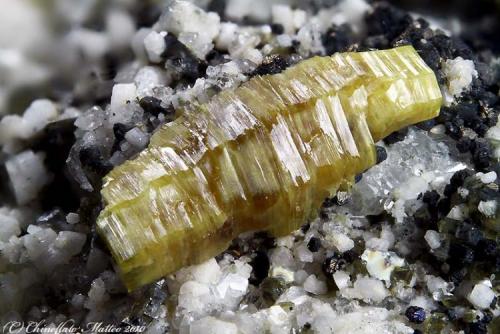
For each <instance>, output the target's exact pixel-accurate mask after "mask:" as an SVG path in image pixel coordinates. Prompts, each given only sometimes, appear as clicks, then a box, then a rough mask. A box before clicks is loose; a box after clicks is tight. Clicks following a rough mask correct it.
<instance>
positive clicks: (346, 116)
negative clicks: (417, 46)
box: [97, 46, 442, 290]
mask: <svg viewBox="0 0 500 334" xmlns="http://www.w3.org/2000/svg"><path fill="white" fill-rule="evenodd" d="M441 103H442V96H441V92H440V88H439V85H438V83H437V80H436V77H435V74H434V72H433V71H432V70H431V69H430V68H429V67H428V66H427V65H426V64H425V62H424V61H423V60H422V59H421V58H420V56H419V55H418V53H417V52H416V51H415V50H414V49H413V47H411V46H404V47H399V48H395V49H390V50H381V51H369V52H348V53H338V54H335V55H333V56H331V57H314V58H311V59H308V60H305V61H302V62H300V63H298V64H297V65H295V66H293V67H290V68H288V69H287V70H285V71H284V72H282V73H279V74H274V75H266V76H256V77H254V78H252V79H251V80H249V81H247V82H246V83H244V84H242V85H241V86H240V87H238V88H236V89H232V90H226V91H223V92H221V93H219V94H218V95H216V96H214V97H213V98H212V99H211V100H210V102H208V103H206V104H202V105H193V106H191V107H190V108H189V109H188V110H185V111H184V112H183V114H182V115H181V116H180V117H179V118H177V119H176V120H175V121H174V122H172V123H169V124H165V125H164V126H162V128H161V129H159V130H158V131H157V132H156V133H155V134H154V135H153V137H152V138H151V141H150V144H149V146H148V147H147V148H146V149H145V150H144V151H142V152H141V153H140V154H139V155H138V156H137V157H136V158H135V159H133V160H130V161H127V162H126V163H124V164H123V165H120V166H118V167H116V168H114V169H113V170H112V171H111V172H110V173H109V174H108V175H107V176H106V177H105V180H104V186H103V188H102V191H101V193H102V196H103V199H104V202H105V204H106V207H105V208H104V210H103V211H102V212H101V214H100V216H99V218H98V221H97V227H98V231H99V233H100V235H101V236H102V237H103V239H104V240H105V241H106V243H107V244H108V246H109V248H110V250H111V252H112V254H113V257H114V259H115V261H116V263H117V264H118V266H119V269H120V273H121V276H122V278H123V280H124V282H125V285H126V286H127V288H128V289H129V290H133V289H135V288H137V287H140V286H142V285H144V284H147V283H149V282H152V281H154V280H156V279H158V278H160V277H162V276H164V275H167V274H169V273H172V272H174V271H176V270H178V269H180V268H182V267H184V266H187V265H192V264H196V263H200V262H202V261H204V260H206V259H208V258H210V257H213V256H215V255H217V254H218V253H220V252H222V251H224V250H225V249H226V248H227V246H228V244H229V243H230V242H231V240H232V239H234V238H235V237H237V236H238V235H239V234H240V233H242V232H246V231H258V230H265V231H268V232H270V233H271V234H273V235H275V236H282V235H286V234H288V233H290V232H291V231H293V230H295V229H297V228H299V227H300V226H301V225H302V224H304V223H305V222H306V221H307V220H308V219H311V218H314V217H315V216H316V214H317V212H318V209H319V208H320V206H321V203H322V202H323V200H324V199H325V198H326V197H327V196H330V195H332V194H334V193H335V192H336V190H337V189H338V188H339V187H340V186H342V185H343V184H348V183H350V182H352V179H353V177H354V176H355V175H357V174H359V173H361V172H363V171H365V170H366V169H368V168H370V167H371V166H373V165H374V164H375V163H376V150H375V145H374V142H377V141H378V140H381V139H383V138H384V137H386V136H387V135H389V134H390V133H392V132H394V131H396V130H399V129H401V128H403V127H406V126H408V125H411V124H414V123H417V122H421V121H424V120H427V119H430V118H433V117H435V116H437V115H438V113H439V110H440V107H441Z"/></svg>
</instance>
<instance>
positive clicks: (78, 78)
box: [0, 0, 500, 117]
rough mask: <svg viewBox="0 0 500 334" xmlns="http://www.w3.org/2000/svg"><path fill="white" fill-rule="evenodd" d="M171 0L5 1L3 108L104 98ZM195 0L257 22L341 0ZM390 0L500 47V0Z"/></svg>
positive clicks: (476, 41)
mask: <svg viewBox="0 0 500 334" xmlns="http://www.w3.org/2000/svg"><path fill="white" fill-rule="evenodd" d="M166 2H167V1H166V0H110V1H99V0H0V6H1V9H2V10H1V11H0V115H2V114H6V113H11V114H12V113H21V112H22V111H24V110H25V109H26V107H27V106H28V105H29V104H30V102H31V101H32V100H33V99H35V98H40V97H46V98H49V99H53V100H57V101H60V102H61V103H62V104H65V103H67V104H68V105H69V104H71V105H73V106H85V105H86V104H92V103H95V102H96V101H97V102H98V101H99V100H101V99H102V100H103V102H104V100H106V99H108V98H109V96H110V91H111V87H112V80H113V78H114V76H115V74H116V73H117V69H118V68H119V67H120V65H121V64H123V63H126V62H128V61H130V60H131V59H133V56H134V53H133V48H134V36H135V37H137V35H138V31H139V30H140V28H141V27H146V26H151V25H153V24H154V22H155V21H156V20H157V19H158V17H159V15H160V13H161V8H162V7H163V6H165V4H166ZM192 2H195V3H196V4H197V5H199V6H201V7H203V8H207V9H209V10H212V11H216V12H218V13H219V15H221V18H222V19H223V20H224V19H225V18H228V17H229V18H231V19H232V20H235V19H237V20H243V21H246V22H245V23H248V24H253V23H259V21H265V20H266V19H268V16H269V15H270V7H271V5H272V4H275V3H291V4H292V5H294V6H296V7H297V6H298V7H301V8H305V9H307V10H309V11H314V10H316V9H318V8H322V7H325V6H329V5H334V4H336V3H338V0H305V1H298V0H270V1H268V0H254V1H251V3H252V7H253V12H250V15H247V16H243V17H234V16H235V14H234V10H231V8H236V7H238V6H239V7H242V6H243V7H245V6H246V7H248V3H250V1H248V0H193V1H192ZM245 2H246V4H245ZM369 2H373V1H369ZM392 2H393V3H395V4H397V5H398V6H401V7H403V8H405V9H407V10H410V11H412V12H418V13H421V14H423V15H425V16H426V18H427V17H429V19H430V20H431V21H432V20H435V21H436V22H439V24H440V25H441V26H443V27H446V28H448V29H450V31H452V32H453V33H454V34H458V35H460V36H462V37H463V39H464V40H465V41H466V42H468V43H469V44H472V45H473V46H474V47H475V48H477V49H484V50H489V51H491V52H493V53H498V52H499V48H500V39H499V36H498V31H500V29H499V21H500V20H499V14H498V13H499V8H500V1H498V0H478V1H459V0H449V1H445V0H439V1H432V0H399V1H392ZM226 4H227V6H226ZM478 36H479V38H478ZM0 117H1V116H0Z"/></svg>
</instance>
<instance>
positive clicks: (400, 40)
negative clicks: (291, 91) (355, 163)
mask: <svg viewBox="0 0 500 334" xmlns="http://www.w3.org/2000/svg"><path fill="white" fill-rule="evenodd" d="M427 3H429V5H428V6H427ZM0 4H1V5H2V11H0V76H1V78H2V79H1V80H0V117H1V119H0V145H1V152H0V175H1V178H0V326H1V327H2V330H3V331H4V332H9V331H10V332H12V331H14V330H19V329H20V327H22V326H24V331H25V332H29V327H27V326H29V324H30V323H32V322H34V323H37V324H40V326H41V327H43V328H44V329H46V330H49V331H50V330H52V331H55V330H56V329H57V328H58V326H59V328H61V326H62V327H65V328H69V327H70V325H71V324H72V325H74V326H75V327H76V328H78V329H80V330H81V331H86V332H89V333H96V332H111V331H114V332H124V331H127V330H128V331H132V332H142V333H189V334H202V333H203V334H205V333H227V334H233V333H234V334H236V333H243V334H250V333H273V334H274V333H336V334H337V333H374V332H384V333H408V334H411V333H457V332H460V331H462V332H463V333H498V331H499V330H500V321H499V315H500V306H499V302H498V295H499V292H500V285H499V275H500V257H499V253H500V251H499V249H498V242H499V234H498V233H499V231H500V203H499V201H500V193H499V186H500V179H499V178H498V176H500V175H499V173H500V164H499V161H500V160H499V159H500V124H499V123H498V116H499V113H500V100H499V88H500V59H499V52H500V50H499V47H498V45H500V43H498V31H499V29H498V25H499V22H500V20H499V18H498V16H499V15H500V14H499V13H500V9H499V8H498V7H495V2H494V1H487V0H481V1H476V2H475V5H474V6H473V7H474V8H472V9H471V8H470V7H468V6H466V5H464V4H463V2H460V1H442V2H440V3H439V5H438V4H436V3H435V2H425V1H424V2H418V3H417V2H415V1H395V2H393V3H392V4H389V3H386V2H380V1H364V0H353V1H351V0H349V1H348V0H308V1H294V0H272V1H267V0H266V1H264V0H254V1H246V0H226V1H224V0H193V1H152V0H148V1H119V0H113V1H106V2H100V1H95V0H89V1H66V0H52V1H47V2H39V1H30V0H16V1H7V0H5V1H0ZM433 6H435V7H433ZM442 7H444V11H443V10H442ZM450 8H452V9H453V10H450ZM450 13H451V14H450ZM19 18H23V19H22V20H20V19H19ZM13 32H15V36H16V38H12V34H13ZM407 44H411V45H413V46H414V47H415V49H416V50H417V51H418V52H419V54H420V56H421V57H422V58H423V59H424V60H425V61H426V63H427V64H428V65H429V66H430V67H431V68H432V69H433V70H434V71H435V73H436V75H437V78H438V81H439V84H440V87H441V91H442V93H443V96H444V97H445V100H444V105H443V107H442V109H441V112H440V115H439V116H438V117H437V118H435V119H433V120H430V121H427V122H424V123H420V124H417V125H416V126H414V127H411V128H408V129H404V130H401V131H398V132H396V133H393V134H391V135H390V136H389V137H387V138H386V139H385V140H384V141H381V142H379V143H377V160H378V162H379V163H378V164H377V165H376V166H375V167H373V168H372V169H370V170H369V171H367V172H365V173H364V174H361V175H358V176H357V177H356V180H357V181H358V182H357V183H356V184H355V185H354V186H353V187H352V189H350V190H347V191H340V192H338V193H337V194H336V196H334V197H333V198H328V199H325V202H324V204H323V207H322V209H321V211H320V215H319V218H318V219H316V220H314V221H304V225H303V226H302V228H301V229H299V230H297V231H295V232H294V233H292V234H290V235H289V236H286V237H283V238H279V239H275V238H271V237H270V236H269V235H266V234H265V233H248V234H244V235H241V236H240V237H239V238H238V239H236V240H235V241H234V242H233V243H232V245H231V246H230V248H229V249H228V250H227V251H225V252H224V253H222V254H220V255H219V256H217V257H216V258H212V259H210V260H208V261H207V262H205V263H203V264H200V265H197V266H193V267H188V268H183V269H181V270H179V271H178V272H176V273H175V274H173V275H170V276H168V277H165V278H164V279H161V280H160V281H157V282H155V283H153V284H151V285H148V286H145V287H143V288H141V289H140V290H137V291H134V292H132V293H127V292H126V289H125V288H124V286H123V284H122V282H121V281H120V279H119V276H118V275H117V273H116V270H115V267H114V263H113V260H112V258H111V256H110V253H109V251H108V249H107V248H106V246H105V245H104V243H103V241H102V240H101V239H100V238H99V236H98V235H97V233H96V231H95V221H96V217H97V215H98V214H99V212H100V211H101V209H102V203H101V198H100V194H99V191H100V189H101V186H102V184H101V183H102V181H101V180H102V177H103V176H104V175H105V174H107V173H108V172H109V171H110V170H112V169H113V168H114V167H115V166H118V165H120V164H122V163H123V162H125V161H127V160H128V159H131V158H133V157H135V156H136V155H137V154H138V153H139V152H141V151H142V150H143V149H144V148H145V147H146V146H147V145H148V142H149V139H150V137H151V135H152V134H153V133H154V132H155V130H156V129H157V128H158V127H159V126H160V125H162V124H165V123H167V122H170V121H172V120H173V119H175V118H176V117H177V116H178V115H179V112H180V111H181V110H182V108H183V107H185V106H187V105H189V104H191V103H204V102H206V101H208V100H209V99H210V98H211V97H212V96H213V95H215V94H217V93H218V92H220V91H222V90H225V89H228V88H232V87H238V86H239V85H240V84H241V83H243V82H245V81H247V80H248V79H249V78H251V77H253V76H255V75H264V74H274V73H279V72H281V71H283V70H284V69H286V68H287V67H289V66H291V65H293V64H296V63H297V62H299V61H301V60H303V59H306V58H309V57H312V56H314V55H331V54H333V53H335V52H342V51H365V50H371V49H387V48H392V47H397V46H401V45H407ZM497 124H498V125H497ZM16 326H17V327H16Z"/></svg>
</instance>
